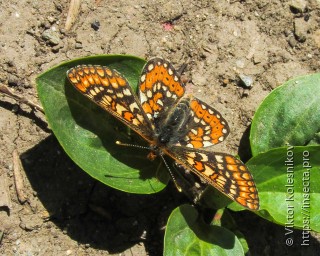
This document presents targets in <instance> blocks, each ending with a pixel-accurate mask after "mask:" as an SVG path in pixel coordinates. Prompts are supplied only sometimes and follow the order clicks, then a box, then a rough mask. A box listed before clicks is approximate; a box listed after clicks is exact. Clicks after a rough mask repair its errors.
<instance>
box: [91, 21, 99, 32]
mask: <svg viewBox="0 0 320 256" xmlns="http://www.w3.org/2000/svg"><path fill="white" fill-rule="evenodd" d="M91 28H93V29H94V30H95V31H98V30H99V28H100V22H99V21H98V20H95V21H94V22H92V23H91Z"/></svg>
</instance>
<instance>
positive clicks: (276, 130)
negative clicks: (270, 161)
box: [250, 74, 320, 156]
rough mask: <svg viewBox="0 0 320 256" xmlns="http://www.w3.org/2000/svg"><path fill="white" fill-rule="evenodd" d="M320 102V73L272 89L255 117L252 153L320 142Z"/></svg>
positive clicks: (251, 139) (251, 133) (251, 141)
mask: <svg viewBox="0 0 320 256" xmlns="http://www.w3.org/2000/svg"><path fill="white" fill-rule="evenodd" d="M319 102H320V74H313V75H308V76H303V77H298V78H295V79H292V80H290V81H288V82H286V83H285V84H283V85H282V86H280V87H278V88H277V89H275V90H274V91H273V92H271V93H270V94H269V95H268V96H267V97H266V98H265V100H264V101H263V102H262V104H261V105H260V107H259V109H258V110H257V112H256V114H255V115H254V118H253V120H252V126H251V131H250V144H251V150H252V155H253V156H256V155H257V154H259V153H261V152H265V151H268V150H269V149H271V148H276V147H282V146H285V145H288V144H289V145H295V146H306V145H310V144H320V143H319V142H320V140H319V134H318V133H319V131H320V104H319Z"/></svg>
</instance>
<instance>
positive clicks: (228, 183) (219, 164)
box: [167, 147, 259, 210]
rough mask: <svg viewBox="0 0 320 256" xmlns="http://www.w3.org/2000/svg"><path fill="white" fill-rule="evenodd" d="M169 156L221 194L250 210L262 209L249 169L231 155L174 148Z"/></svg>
mask: <svg viewBox="0 0 320 256" xmlns="http://www.w3.org/2000/svg"><path fill="white" fill-rule="evenodd" d="M167 153H168V155H171V156H172V157H173V158H175V159H176V161H177V162H178V163H179V164H181V165H182V166H184V167H186V168H187V169H189V170H191V171H192V172H193V173H195V174H196V175H198V176H200V177H201V178H202V179H204V180H205V181H206V182H207V183H208V184H210V185H212V186H213V187H215V188H216V189H218V190H219V191H220V192H222V193H223V194H225V195H226V196H228V197H229V198H231V199H232V200H234V201H236V202H238V203H239V204H241V205H242V206H244V207H246V208H249V209H251V210H257V209H259V198H258V191H257V189H256V186H255V183H254V181H253V178H252V175H251V174H250V172H249V170H248V168H247V167H246V166H245V165H244V164H243V163H242V162H241V161H240V160H239V159H237V158H235V157H234V156H232V155H229V154H225V153H219V152H210V151H206V150H199V149H196V150H195V149H189V148H183V147H172V148H171V149H170V151H169V152H167Z"/></svg>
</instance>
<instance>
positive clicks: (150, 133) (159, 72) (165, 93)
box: [67, 58, 259, 210]
mask: <svg viewBox="0 0 320 256" xmlns="http://www.w3.org/2000/svg"><path fill="white" fill-rule="evenodd" d="M67 77H68V79H69V81H70V82H71V84H72V85H73V86H74V87H75V88H76V89H77V90H78V91H79V92H80V93H82V94H83V95H85V96H87V97H88V98H89V99H90V100H92V101H93V102H95V103H96V104H97V105H99V106H100V107H102V108H103V109H104V110H106V111H107V112H109V113H110V114H111V115H113V116H114V117H116V118H117V119H119V120H120V121H121V122H123V123H124V124H126V125H127V126H128V127H129V128H130V129H132V130H133V131H135V132H136V133H137V134H139V135H140V136H141V137H142V138H143V139H145V140H146V141H147V142H148V143H149V145H150V149H151V156H152V155H153V156H159V155H160V156H163V155H167V156H169V157H171V158H172V159H174V160H175V161H176V163H177V164H179V165H181V166H183V167H184V168H185V169H187V170H190V171H192V172H193V173H195V174H196V175H198V176H199V177H200V178H201V179H202V180H205V181H206V183H208V184H210V185H212V186H213V187H215V188H216V189H218V190H219V191H220V192H222V193H223V194H225V195H226V196H228V197H229V198H231V199H232V200H234V201H236V202H238V203H239V204H240V205H242V206H244V207H246V208H248V209H250V210H258V209H259V196H258V191H257V188H256V186H255V183H254V181H253V178H252V175H251V174H250V172H249V170H248V168H247V167H246V166H245V165H244V164H243V163H242V162H241V161H240V160H239V159H237V158H235V157H234V156H232V155H230V154H226V153H219V152H212V151H209V150H205V149H204V148H206V147H209V146H212V145H216V144H218V143H220V142H222V141H224V140H225V138H226V137H227V135H228V134H229V131H230V129H229V126H228V124H227V121H226V120H225V119H224V118H223V117H222V115H221V114H220V113H219V112H218V111H217V110H215V109H214V108H213V107H211V106H209V105H208V104H206V103H205V102H203V101H201V100H199V99H198V98H196V97H194V96H192V95H189V94H186V93H185V92H186V88H185V85H184V84H183V83H182V81H181V78H180V75H179V74H178V72H177V71H176V70H175V69H174V67H173V65H172V64H171V63H170V62H169V61H167V60H164V59H162V58H153V59H151V60H149V61H148V62H147V63H146V64H145V66H144V68H143V70H142V73H141V76H140V79H139V84H138V95H136V94H135V93H134V92H133V90H132V88H131V87H130V85H129V83H128V81H127V79H126V78H125V77H124V76H123V75H121V74H120V73H119V72H117V71H116V70H114V69H111V68H108V67H105V66H98V65H79V66H76V67H74V68H71V69H70V70H68V71H67Z"/></svg>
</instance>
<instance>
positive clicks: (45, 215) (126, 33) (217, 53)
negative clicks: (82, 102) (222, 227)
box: [0, 0, 320, 255]
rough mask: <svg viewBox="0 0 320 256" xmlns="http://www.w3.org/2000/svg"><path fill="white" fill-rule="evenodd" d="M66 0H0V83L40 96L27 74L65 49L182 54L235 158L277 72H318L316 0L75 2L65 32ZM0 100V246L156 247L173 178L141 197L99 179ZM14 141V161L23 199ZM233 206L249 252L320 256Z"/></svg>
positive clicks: (27, 114)
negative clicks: (225, 129)
mask: <svg viewBox="0 0 320 256" xmlns="http://www.w3.org/2000/svg"><path fill="white" fill-rule="evenodd" d="M66 2H69V1H47V0H44V1H13V0H11V1H1V2H0V3H1V8H0V13H1V15H0V31H1V41H0V53H1V54H0V82H1V84H4V85H7V86H9V87H10V89H12V90H14V91H15V93H17V94H18V95H20V96H23V97H25V98H27V99H29V100H31V101H33V102H35V103H38V104H40V103H39V100H38V97H37V91H36V85H35V78H36V76H37V75H39V74H40V73H41V72H44V71H45V70H47V69H48V68H50V67H53V66H54V65H57V64H59V63H61V62H63V61H66V60H70V59H73V58H77V57H84V56H89V55H96V54H130V55H136V56H139V57H141V58H145V59H149V58H150V57H155V56H160V57H164V58H166V59H168V60H170V61H171V62H172V63H173V64H174V65H175V67H176V68H179V66H181V65H182V64H187V68H186V70H185V74H184V78H185V80H186V81H187V83H188V85H189V88H190V90H191V91H192V93H193V94H194V95H195V96H196V97H198V98H200V99H202V100H203V101H205V102H207V103H208V104H210V105H212V106H214V107H215V108H216V109H218V110H219V111H220V112H221V114H223V116H224V117H225V119H226V120H228V122H229V125H230V127H231V133H230V135H229V137H228V138H227V140H226V141H225V142H224V143H222V144H221V146H219V147H217V150H222V151H225V152H230V153H232V154H240V156H242V157H243V158H244V160H246V159H248V158H249V157H250V155H249V154H250V152H249V146H248V129H249V127H250V123H251V120H252V117H253V115H254V113H255V111H256V109H257V107H258V106H259V104H260V103H261V102H262V100H263V99H264V98H265V97H266V96H267V95H268V94H269V93H270V92H271V90H273V89H274V88H276V87H277V86H279V85H280V84H281V83H283V82H285V81H286V80H288V79H290V78H292V77H295V76H298V75H304V74H311V73H315V72H319V71H320V65H319V64H320V62H319V59H320V51H319V50H320V26H319V24H320V2H319V1H317V0H310V1H305V0H300V1H298V0H297V1H267V0H260V1H256V0H247V1H241V0H240V1H231V0H230V1H209V0H202V1H190V0H184V1H171V0H166V1H163V0H158V1H146V0H134V1H130V2H128V1H123V0H120V1H101V0H95V1H93V0H92V1H89V0H83V1H81V6H80V14H79V15H78V16H77V17H76V21H75V23H74V25H73V26H72V28H71V29H70V30H69V31H67V30H66V29H65V22H66V17H67V13H68V9H69V3H66ZM99 24H100V25H99ZM243 77H244V78H245V79H247V80H248V79H249V84H247V85H245V84H244V83H243V82H242V80H241V78H243ZM250 79H252V84H251V83H250ZM0 106H1V108H0V113H1V115H0V179H1V180H0V189H1V191H0V194H1V193H2V194H1V196H0V204H1V205H0V254H1V255H115V254H116V255H162V246H163V242H162V241H163V235H164V229H165V224H166V221H167V218H168V216H169V214H170V212H171V211H172V209H174V208H175V207H177V206H178V205H179V204H181V203H182V202H185V201H186V199H185V198H184V196H183V195H182V194H179V193H177V191H176V190H175V188H174V186H172V184H170V185H169V186H168V187H167V188H166V189H165V190H164V191H162V192H161V193H158V194H154V195H146V196H142V195H131V194H126V193H123V192H120V191H115V190H114V189H111V188H108V187H106V186H104V185H102V184H100V183H99V182H97V181H95V180H93V179H92V178H91V177H89V176H88V175H87V174H86V173H85V172H83V171H82V170H80V169H79V168H78V167H77V166H76V165H75V164H74V163H73V162H72V161H71V160H70V159H69V158H68V156H67V155H66V154H65V153H64V151H63V149H62V148H61V147H60V146H59V143H58V142H57V140H56V139H55V137H54V135H53V134H52V133H51V131H50V127H48V126H47V123H46V119H45V116H44V115H43V114H42V113H41V112H39V111H36V110H33V109H31V108H30V107H29V106H27V105H25V104H23V103H19V102H17V101H15V100H13V99H11V98H9V97H8V96H5V95H0ZM14 150H17V151H18V154H19V157H20V160H21V163H22V165H21V175H22V181H23V187H22V192H23V193H24V194H23V195H22V196H24V197H25V200H22V202H20V201H19V200H18V197H17V193H16V188H15V183H14V178H15V176H16V175H14V167H15V166H14V164H13V157H12V156H13V152H14ZM20 199H21V198H20ZM23 201H24V202H23ZM233 216H234V218H235V219H236V220H237V223H239V228H240V230H241V232H243V233H244V234H245V237H246V239H247V242H248V244H249V247H250V253H251V255H289V254H290V255H302V254H304V255H320V254H319V253H320V243H319V236H318V237H317V235H316V234H313V238H312V239H311V243H310V246H307V247H302V246H300V244H299V243H298V241H299V239H300V240H301V231H298V230H295V237H296V241H297V242H296V243H295V244H294V245H293V246H292V247H288V246H286V244H285V242H284V234H285V230H284V227H281V226H278V225H276V224H273V223H270V222H267V221H265V220H262V219H261V218H260V217H258V216H256V215H255V214H253V213H251V212H248V211H245V212H241V213H234V214H233Z"/></svg>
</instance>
